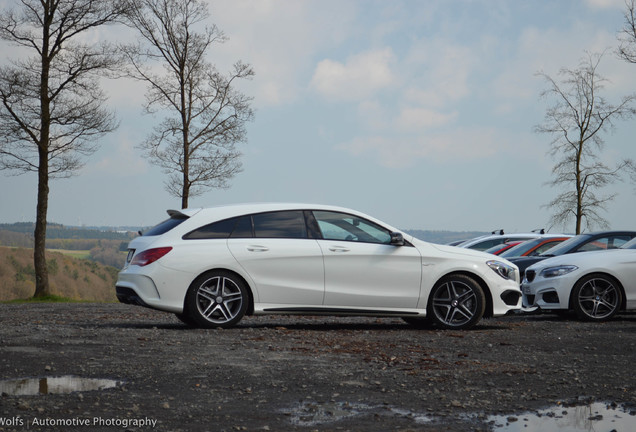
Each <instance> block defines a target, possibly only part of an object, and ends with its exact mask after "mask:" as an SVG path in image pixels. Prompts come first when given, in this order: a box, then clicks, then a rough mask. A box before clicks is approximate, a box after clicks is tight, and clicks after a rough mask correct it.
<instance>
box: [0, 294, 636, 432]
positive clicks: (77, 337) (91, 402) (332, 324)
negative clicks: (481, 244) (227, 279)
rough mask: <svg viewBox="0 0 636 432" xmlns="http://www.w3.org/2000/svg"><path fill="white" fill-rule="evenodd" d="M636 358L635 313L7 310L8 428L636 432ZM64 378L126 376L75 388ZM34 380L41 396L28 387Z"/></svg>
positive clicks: (3, 359)
mask: <svg viewBox="0 0 636 432" xmlns="http://www.w3.org/2000/svg"><path fill="white" fill-rule="evenodd" d="M635 358H636V315H634V314H624V315H619V316H618V317H616V318H615V319H613V320H611V321H609V322H605V323H587V322H581V321H577V320H576V319H574V318H573V317H569V316H565V317H564V316H558V315H552V314H536V315H513V316H507V317H502V318H496V319H487V320H482V321H481V323H480V324H479V325H478V326H477V327H476V328H474V329H473V330H469V331H448V330H437V329H433V328H431V329H415V328H413V327H410V326H409V325H408V324H406V323H404V322H403V321H401V320H400V319H395V318H382V319H378V318H367V317H354V318H352V317H294V316H261V317H247V318H245V319H244V320H243V321H241V322H240V323H239V325H238V326H237V327H236V328H233V329H226V330H202V329H193V328H190V327H187V326H186V325H185V324H182V323H181V322H180V321H178V320H177V319H176V317H175V316H173V315H171V314H167V313H162V312H157V311H152V310H149V309H144V308H140V307H135V306H128V305H122V304H105V303H101V304H97V303H95V304H92V303H80V304H25V305H7V304H4V305H0V389H4V390H1V391H0V393H2V395H1V396H0V431H27V430H28V431H58V430H59V431H84V430H86V431H111V432H112V431H118V430H119V431H124V430H127V431H211V432H219V431H241V430H246V431H314V430H317V431H348V430H351V431H440V430H441V431H443V430H446V431H465V430H483V431H487V430H493V429H495V428H496V427H498V426H502V422H501V421H495V420H493V417H492V416H500V418H503V419H505V420H504V421H503V425H504V426H505V424H507V423H515V422H516V423H520V422H522V421H523V418H522V417H523V413H525V412H533V411H536V410H540V409H542V408H545V407H550V406H568V405H572V404H575V405H576V404H587V403H591V402H603V403H607V404H610V405H612V406H620V407H622V408H623V409H624V410H625V411H624V412H626V413H627V415H631V416H632V417H633V418H634V420H635V423H634V425H635V428H636V415H635V414H636V388H635V387H636V380H635V379H634V372H635V366H634V360H635ZM63 377H66V378H69V377H70V381H69V382H70V383H71V384H70V385H71V387H73V386H79V384H77V383H78V382H80V381H82V380H87V381H89V383H90V382H91V381H90V380H91V379H107V380H112V381H111V382H112V383H113V385H112V386H109V387H110V388H103V389H97V390H90V389H89V390H85V389H84V388H80V387H76V388H71V390H73V389H75V390H80V391H74V392H71V393H63V392H62V391H63V390H60V389H59V388H57V387H56V386H55V385H54V382H55V380H56V379H58V378H63ZM16 380H21V381H16ZM47 380H48V381H47ZM34 381H35V382H39V385H38V384H36V387H37V388H39V391H37V392H36V393H37V394H33V395H29V394H21V392H20V391H18V390H16V388H22V387H24V388H26V387H28V385H27V383H31V384H32V383H33V382H34ZM16 383H18V384H16ZM2 386H3V387H2Z"/></svg>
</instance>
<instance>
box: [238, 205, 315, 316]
mask: <svg viewBox="0 0 636 432" xmlns="http://www.w3.org/2000/svg"><path fill="white" fill-rule="evenodd" d="M247 218H248V219H247V220H249V221H250V222H251V224H252V226H251V227H250V228H251V230H252V231H251V233H247V232H243V234H241V233H240V232H238V233H234V234H233V236H232V237H230V238H229V239H228V247H229V249H230V251H231V253H232V255H233V256H234V257H235V258H236V260H237V261H238V262H239V264H240V265H241V267H243V269H245V271H246V272H247V273H248V274H249V275H250V277H251V278H252V281H253V283H254V284H255V288H256V290H257V292H258V299H257V300H258V301H259V302H260V303H266V304H278V305H299V306H319V305H321V304H322V301H323V296H324V285H325V284H324V268H323V258H322V251H321V249H320V246H318V243H317V242H316V240H315V239H311V238H309V236H308V233H307V227H306V224H305V219H304V213H303V211H302V210H291V211H275V212H267V213H259V214H254V215H251V216H247Z"/></svg>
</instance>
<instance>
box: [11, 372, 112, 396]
mask: <svg viewBox="0 0 636 432" xmlns="http://www.w3.org/2000/svg"><path fill="white" fill-rule="evenodd" d="M118 384H120V382H119V381H115V380H110V379H94V378H80V377H76V376H71V375H68V376H61V377H46V378H22V379H14V380H6V381H0V394H3V393H6V394H8V395H10V396H33V395H45V394H67V393H72V392H85V391H93V390H105V389H109V388H113V387H116V386H117V385H118Z"/></svg>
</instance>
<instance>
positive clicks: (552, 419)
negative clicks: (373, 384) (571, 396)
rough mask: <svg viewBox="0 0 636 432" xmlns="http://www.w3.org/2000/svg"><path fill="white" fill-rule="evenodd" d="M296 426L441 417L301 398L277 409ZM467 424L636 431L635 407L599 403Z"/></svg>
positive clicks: (514, 430) (497, 431) (526, 430)
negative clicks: (376, 418)
mask: <svg viewBox="0 0 636 432" xmlns="http://www.w3.org/2000/svg"><path fill="white" fill-rule="evenodd" d="M281 411H282V412H284V413H285V414H287V415H288V416H289V421H290V423H292V424H294V425H296V426H314V427H315V426H320V425H324V424H330V423H336V422H339V421H341V420H345V419H350V418H353V417H357V416H364V415H371V414H374V415H383V416H399V417H405V418H408V419H411V420H412V421H413V422H415V423H416V424H437V423H439V424H443V423H444V418H443V417H441V416H436V415H435V414H433V413H428V414H424V413H421V412H419V413H418V412H414V411H410V410H406V409H401V408H397V407H393V406H390V405H367V404H363V403H349V402H336V401H331V402H327V403H320V402H317V401H303V402H300V403H299V404H297V405H295V406H293V407H291V408H288V409H283V410H281ZM460 418H461V419H462V420H463V421H465V422H466V424H467V425H469V424H474V423H475V422H478V423H480V424H483V423H484V422H486V423H488V425H489V426H491V427H492V430H493V431H494V432H535V431H537V432H539V431H541V432H542V431H552V430H558V431H559V432H597V431H612V430H614V431H624V430H630V431H631V430H636V409H627V408H626V407H621V406H617V405H616V404H606V403H603V402H595V403H590V404H589V405H581V406H564V405H560V406H557V407H555V408H551V409H545V410H541V411H537V412H533V413H523V414H519V415H507V416H489V417H486V416H483V415H480V414H466V415H462V416H460Z"/></svg>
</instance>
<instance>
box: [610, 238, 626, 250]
mask: <svg viewBox="0 0 636 432" xmlns="http://www.w3.org/2000/svg"><path fill="white" fill-rule="evenodd" d="M630 240H631V238H630V237H629V236H616V237H612V238H610V239H609V243H608V247H609V248H610V249H616V248H619V247H621V246H623V245H624V244H625V243H627V242H628V241H630Z"/></svg>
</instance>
